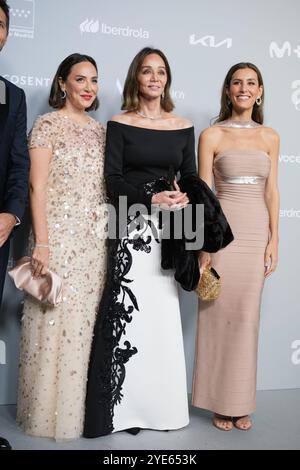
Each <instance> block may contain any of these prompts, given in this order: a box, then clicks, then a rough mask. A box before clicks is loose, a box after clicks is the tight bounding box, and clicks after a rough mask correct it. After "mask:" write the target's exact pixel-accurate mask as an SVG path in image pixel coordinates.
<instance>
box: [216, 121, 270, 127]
mask: <svg viewBox="0 0 300 470" xmlns="http://www.w3.org/2000/svg"><path fill="white" fill-rule="evenodd" d="M217 126H221V127H233V128H236V129H255V128H256V127H260V126H261V124H258V123H257V122H255V121H252V120H251V121H235V120H233V119H226V120H225V121H221V122H218V123H217Z"/></svg>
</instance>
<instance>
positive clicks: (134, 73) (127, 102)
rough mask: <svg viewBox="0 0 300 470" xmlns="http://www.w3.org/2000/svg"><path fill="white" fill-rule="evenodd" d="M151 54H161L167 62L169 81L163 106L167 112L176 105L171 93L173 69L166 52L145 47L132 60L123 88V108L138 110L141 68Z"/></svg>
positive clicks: (162, 102)
mask: <svg viewBox="0 0 300 470" xmlns="http://www.w3.org/2000/svg"><path fill="white" fill-rule="evenodd" d="M150 54H157V55H159V56H160V57H161V58H162V60H163V61H164V63H165V66H166V72H167V83H166V86H165V89H164V95H163V96H162V97H161V107H162V108H163V109H164V111H166V112H170V111H172V110H173V109H174V108H175V106H174V103H173V100H172V98H171V95H170V86H171V81H172V76H171V69H170V65H169V62H168V60H167V58H166V56H165V54H164V53H163V52H162V51H160V50H159V49H154V48H153V47H144V48H143V49H142V50H141V51H140V52H138V53H137V55H136V56H135V57H134V59H133V61H132V62H131V64H130V66H129V69H128V73H127V77H126V80H125V85H124V90H123V103H122V108H121V109H123V110H126V111H136V110H137V109H138V107H139V82H138V74H139V72H140V70H141V67H142V64H143V62H144V60H145V58H146V57H147V56H148V55H150Z"/></svg>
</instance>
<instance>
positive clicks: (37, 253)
mask: <svg viewBox="0 0 300 470" xmlns="http://www.w3.org/2000/svg"><path fill="white" fill-rule="evenodd" d="M49 255H50V251H49V248H47V247H35V248H34V250H33V253H32V256H31V270H32V276H33V277H34V278H37V277H40V276H44V275H45V274H47V271H48V267H49Z"/></svg>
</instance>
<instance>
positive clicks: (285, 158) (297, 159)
mask: <svg viewBox="0 0 300 470" xmlns="http://www.w3.org/2000/svg"><path fill="white" fill-rule="evenodd" d="M279 163H300V155H279Z"/></svg>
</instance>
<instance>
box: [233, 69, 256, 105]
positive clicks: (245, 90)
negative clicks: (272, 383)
mask: <svg viewBox="0 0 300 470" xmlns="http://www.w3.org/2000/svg"><path fill="white" fill-rule="evenodd" d="M262 92H263V87H262V86H261V85H259V81H258V77H257V73H256V72H255V71H254V70H252V69H250V68H245V69H239V70H237V71H236V72H234V74H233V75H232V77H231V81H230V85H229V88H228V89H227V95H228V98H229V99H230V101H231V103H232V107H233V109H235V110H237V111H239V112H241V111H245V110H248V109H251V108H253V106H254V104H255V100H256V98H258V97H261V95H262Z"/></svg>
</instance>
